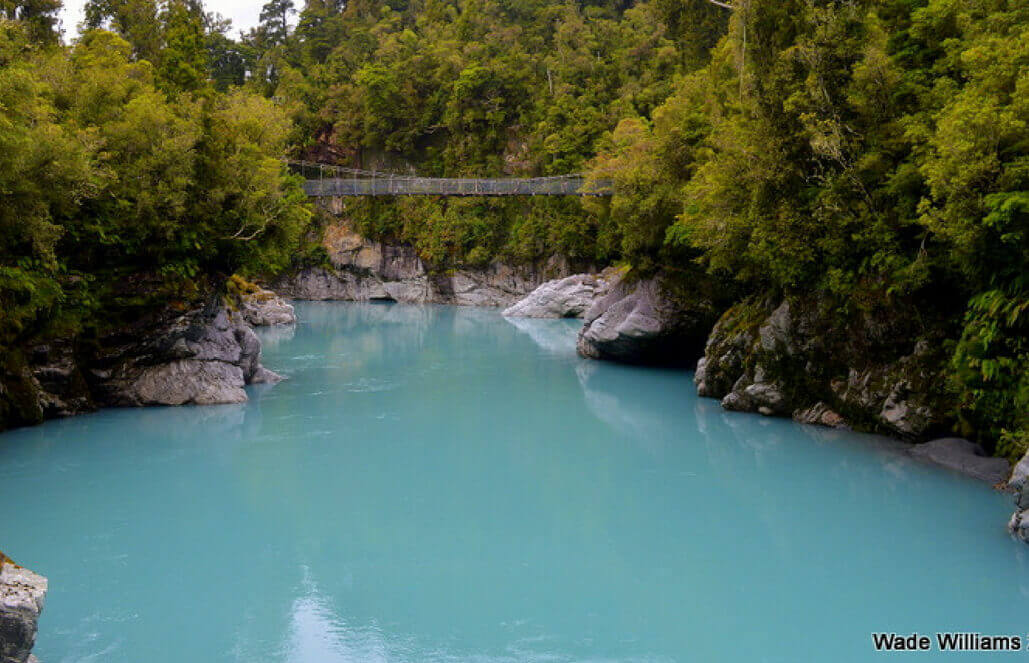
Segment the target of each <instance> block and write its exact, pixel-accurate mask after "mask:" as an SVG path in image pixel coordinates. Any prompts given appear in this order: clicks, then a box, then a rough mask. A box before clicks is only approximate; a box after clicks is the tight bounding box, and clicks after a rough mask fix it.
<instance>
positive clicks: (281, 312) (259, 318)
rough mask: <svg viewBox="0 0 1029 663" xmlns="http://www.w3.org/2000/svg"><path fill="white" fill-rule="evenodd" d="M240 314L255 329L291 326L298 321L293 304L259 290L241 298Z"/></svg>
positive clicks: (273, 294)
mask: <svg viewBox="0 0 1029 663" xmlns="http://www.w3.org/2000/svg"><path fill="white" fill-rule="evenodd" d="M239 312H240V314H241V315H242V316H243V319H244V320H246V322H247V324H249V325H251V326H254V327H271V326H273V325H291V324H293V323H295V322H296V321H297V316H296V313H295V312H294V310H293V306H292V304H290V303H288V302H287V301H286V300H285V299H283V298H282V297H280V296H278V295H277V294H275V293H274V292H272V291H271V290H258V291H257V292H252V293H247V294H245V295H242V296H241V297H240V301H239Z"/></svg>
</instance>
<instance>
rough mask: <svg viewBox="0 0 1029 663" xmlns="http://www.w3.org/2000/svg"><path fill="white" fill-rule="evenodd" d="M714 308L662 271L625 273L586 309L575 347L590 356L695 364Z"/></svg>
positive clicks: (646, 361) (634, 361)
mask: <svg viewBox="0 0 1029 663" xmlns="http://www.w3.org/2000/svg"><path fill="white" fill-rule="evenodd" d="M713 308H714V307H713V305H712V304H711V303H710V302H706V301H703V300H702V299H701V298H691V297H689V296H688V295H686V294H685V293H683V292H681V291H678V290H677V289H675V288H673V287H672V284H671V282H670V281H669V280H668V279H667V278H665V277H664V276H662V275H657V276H654V277H651V278H647V279H638V280H629V279H627V278H624V277H623V278H621V279H619V280H618V281H617V282H615V283H613V284H612V285H611V287H610V290H609V291H608V293H607V294H606V295H604V296H603V297H601V298H599V299H597V300H596V301H595V302H593V304H592V305H591V306H590V308H589V310H587V311H586V313H585V315H584V316H583V320H584V325H583V328H582V330H581V331H580V332H579V338H578V341H577V344H576V347H577V348H578V351H579V354H581V355H582V356H584V357H589V358H592V359H613V360H616V361H623V362H629V363H660V364H666V365H689V366H692V365H694V364H695V363H696V360H697V359H698V357H699V356H700V355H701V354H702V350H703V347H704V339H705V338H707V333H708V330H709V329H710V328H711V324H712V323H713V321H714V317H715V316H714V313H713Z"/></svg>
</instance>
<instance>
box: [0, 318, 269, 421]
mask: <svg viewBox="0 0 1029 663" xmlns="http://www.w3.org/2000/svg"><path fill="white" fill-rule="evenodd" d="M6 359H7V361H6V362H5V363H4V365H3V366H2V367H0V371H2V373H3V375H2V379H0V428H5V427H9V426H16V425H22V424H31V423H38V422H40V421H42V420H44V419H49V418H52V417H61V416H68V415H72V414H78V413H81V412H87V411H91V410H95V409H97V408H99V407H104V406H110V405H122V406H124V405H183V404H187V403H194V404H203V405H207V404H215V403H240V402H243V401H245V400H247V395H246V392H245V391H244V390H243V387H244V386H245V385H247V384H251V383H262V382H276V381H278V380H279V379H281V378H280V377H279V376H278V375H276V374H275V373H273V372H271V371H269V370H267V369H265V368H264V367H263V366H262V365H261V342H260V340H259V339H258V338H257V335H256V334H254V331H253V330H252V329H251V328H250V325H248V324H247V322H246V320H244V317H243V315H242V314H241V313H239V312H236V311H232V310H230V309H228V308H226V307H225V306H223V305H221V304H220V303H218V302H216V301H214V300H212V301H211V302H210V303H209V304H208V305H207V306H205V307H203V308H201V309H196V310H192V311H188V312H186V313H175V312H172V311H167V310H166V311H163V312H160V313H157V314H154V315H153V316H152V317H149V318H146V319H141V320H138V321H136V322H135V323H133V324H132V325H130V326H128V327H124V328H120V329H117V330H114V331H111V332H110V333H107V334H104V335H102V336H100V337H99V338H96V339H94V340H92V341H91V342H89V343H86V342H84V341H82V340H62V341H54V342H51V343H45V344H38V345H35V346H33V347H31V348H29V349H28V350H27V351H26V352H23V353H18V354H16V355H12V356H9V357H7V358H6Z"/></svg>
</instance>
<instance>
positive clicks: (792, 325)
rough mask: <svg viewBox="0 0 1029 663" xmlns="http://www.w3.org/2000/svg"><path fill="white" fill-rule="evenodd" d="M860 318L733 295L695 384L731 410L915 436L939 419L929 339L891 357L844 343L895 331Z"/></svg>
mask: <svg viewBox="0 0 1029 663" xmlns="http://www.w3.org/2000/svg"><path fill="white" fill-rule="evenodd" d="M862 324H864V325H865V327H864V328H862V327H861V326H860V324H858V325H854V326H851V327H846V326H843V327H841V326H839V323H838V322H837V321H834V320H832V319H829V316H828V315H826V314H824V313H822V312H821V309H820V307H819V304H818V302H812V301H807V302H804V301H799V302H798V301H782V302H779V303H769V302H759V301H747V302H743V303H740V304H737V305H736V306H734V307H732V308H731V309H729V310H728V311H727V312H726V313H725V314H724V315H723V316H722V318H721V319H720V320H719V321H718V323H717V324H716V325H715V326H714V328H713V329H712V331H711V335H710V337H709V338H708V340H707V344H706V347H705V351H704V358H703V359H702V360H701V361H700V362H699V363H698V366H697V371H696V374H695V376H694V382H695V383H696V385H697V393H698V394H699V395H701V396H707V397H711V398H718V399H720V400H721V401H722V405H723V406H724V407H725V408H727V409H731V410H742V411H750V412H760V413H762V414H766V415H783V416H786V415H792V416H793V418H794V419H796V420H797V421H801V422H803V423H814V424H819V425H823V426H831V427H854V428H857V429H860V430H875V431H880V432H885V433H890V434H893V435H896V436H899V437H903V438H906V439H909V440H916V441H917V440H921V439H925V438H926V437H927V436H929V435H931V433H932V432H933V431H935V430H939V429H941V428H943V422H944V420H945V413H946V412H947V410H948V406H949V404H948V403H946V402H945V401H944V398H943V396H942V395H941V390H940V389H938V386H939V384H940V380H941V379H942V378H941V376H940V375H939V370H940V367H941V366H943V362H942V361H941V360H939V357H936V356H934V355H932V351H931V346H930V344H928V343H926V342H924V341H923V342H920V343H918V344H915V346H914V351H909V354H907V355H902V356H899V357H896V358H892V359H891V358H890V357H889V356H888V355H885V353H884V354H883V355H880V354H878V353H876V352H871V351H865V350H864V349H862V348H860V347H855V346H854V345H853V344H852V343H851V342H852V341H853V339H855V338H857V339H861V340H864V339H866V338H867V339H873V340H876V342H879V343H880V345H885V344H886V343H887V342H888V341H889V339H890V338H897V339H902V338H904V336H905V335H904V334H893V335H892V336H891V334H890V332H889V330H886V331H884V330H882V329H880V328H878V327H876V325H875V324H874V323H873V322H865V323H862ZM877 339H885V340H883V341H878V340H877ZM908 347H910V346H908ZM884 356H885V359H884Z"/></svg>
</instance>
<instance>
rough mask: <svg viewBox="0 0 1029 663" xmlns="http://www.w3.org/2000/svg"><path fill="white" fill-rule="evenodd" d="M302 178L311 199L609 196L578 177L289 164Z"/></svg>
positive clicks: (607, 187) (606, 189)
mask: <svg viewBox="0 0 1029 663" xmlns="http://www.w3.org/2000/svg"><path fill="white" fill-rule="evenodd" d="M287 164H288V166H289V168H290V169H291V170H293V171H294V172H296V173H299V174H301V175H303V176H304V177H305V178H306V181H305V182H304V192H305V193H306V194H307V195H308V196H311V197H335V196H609V195H611V183H610V182H609V181H604V180H600V181H597V180H594V181H588V180H587V178H586V177H584V176H583V175H580V174H575V175H559V176H556V177H528V178H514V177H511V178H499V177H487V178H452V177H419V176H416V175H396V174H392V173H382V172H377V171H371V170H360V169H357V168H345V167H342V166H329V165H325V164H319V163H314V162H308V161H289V162H287Z"/></svg>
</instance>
